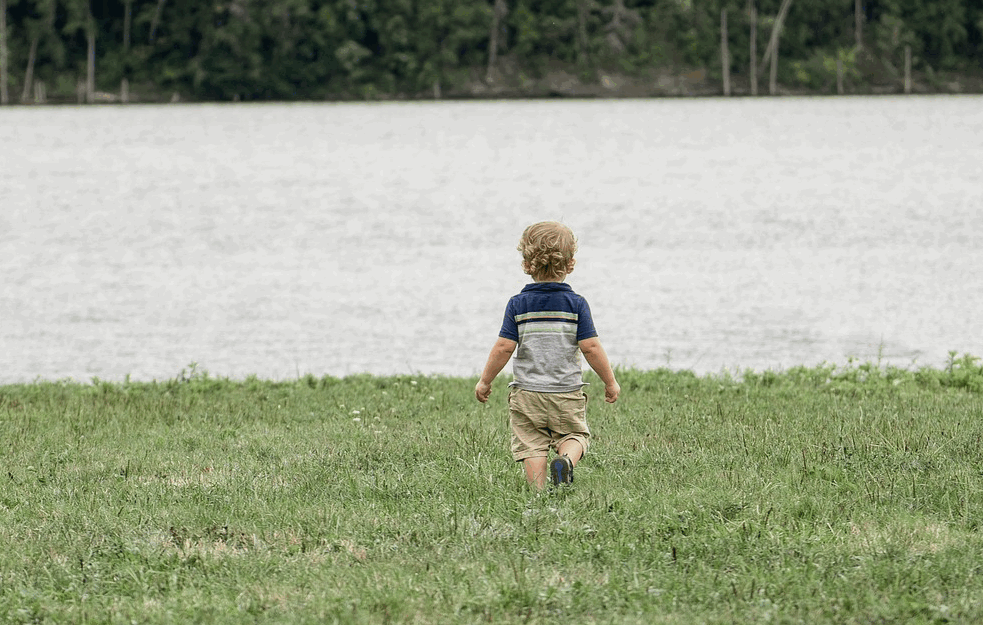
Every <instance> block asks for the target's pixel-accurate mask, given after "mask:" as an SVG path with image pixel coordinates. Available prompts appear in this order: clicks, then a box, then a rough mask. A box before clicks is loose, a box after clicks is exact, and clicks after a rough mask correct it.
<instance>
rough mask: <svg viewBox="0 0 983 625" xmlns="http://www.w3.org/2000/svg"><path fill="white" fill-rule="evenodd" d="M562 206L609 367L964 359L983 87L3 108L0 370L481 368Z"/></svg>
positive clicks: (975, 324)
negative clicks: (523, 262) (900, 92)
mask: <svg viewBox="0 0 983 625" xmlns="http://www.w3.org/2000/svg"><path fill="white" fill-rule="evenodd" d="M541 219H562V220H564V221H565V222H567V223H568V224H569V225H570V226H571V227H572V228H573V229H574V231H575V232H576V234H577V235H578V237H579V239H580V247H581V251H580V253H579V255H578V260H579V263H578V265H577V269H576V271H575V272H574V273H573V274H571V276H570V278H569V280H568V281H569V282H570V283H571V285H572V286H573V287H574V288H575V289H576V290H578V291H579V292H580V293H582V294H583V295H585V296H586V297H587V298H588V301H589V302H590V303H591V307H592V309H593V312H594V316H595V322H596V325H597V327H598V331H599V332H600V334H601V338H602V341H603V342H604V344H605V347H606V348H607V351H608V353H609V355H610V356H611V358H612V360H613V361H614V362H615V363H617V364H621V365H626V366H636V367H641V368H652V367H659V366H666V365H668V366H670V367H673V368H685V369H692V370H694V371H697V372H700V373H705V372H718V371H720V370H722V369H729V370H739V369H744V368H756V369H769V368H770V369H782V368H788V367H791V366H794V365H798V364H805V365H813V364H818V363H820V362H823V361H829V362H834V363H837V364H842V363H845V362H846V361H847V359H848V358H850V357H857V358H861V359H877V358H880V359H881V360H882V362H886V363H892V364H899V365H911V364H912V363H914V366H916V367H917V366H920V365H932V366H938V365H940V364H941V363H943V362H944V361H945V358H946V356H947V353H948V351H949V350H957V351H959V352H971V353H974V354H978V355H983V333H981V331H980V327H981V324H980V318H981V311H983V98H980V97H926V98H923V97H909V98H839V99H832V98H816V99H796V98H781V99H768V98H760V99H732V100H723V99H708V100H632V101H533V102H452V103H399V104H310V105H279V104H277V105H249V106H246V105H191V106H161V107H157V106H147V107H142V106H141V107H126V108H123V107H104V108H98V107H97V108H84V107H83V108H76V107H66V108H37V109H34V108H15V109H4V110H0V275H2V291H0V383H3V382H17V381H29V380H33V379H35V378H37V377H40V378H44V379H57V378H64V377H71V378H75V379H79V380H88V379H89V378H91V377H93V376H98V377H100V378H102V379H110V380H114V379H122V378H123V377H124V376H126V375H131V376H132V378H133V379H138V380H139V379H165V378H171V377H174V376H176V375H177V374H178V373H179V372H180V371H181V369H182V368H185V367H186V366H187V365H188V364H189V363H191V362H192V361H194V362H197V363H198V364H199V366H200V367H201V368H204V369H207V370H208V371H209V372H211V373H212V374H214V375H220V376H230V377H243V376H246V375H249V374H256V375H258V376H260V377H264V378H276V379H283V378H293V377H296V376H298V375H303V374H305V373H313V374H315V375H323V374H332V375H346V374H352V373H357V372H372V373H396V372H421V373H443V374H454V375H472V374H476V373H477V372H479V371H480V369H481V367H482V365H483V364H484V359H485V357H486V356H487V352H488V349H489V348H490V346H491V344H492V343H493V342H494V340H495V337H496V336H497V332H498V329H499V326H500V324H501V318H502V314H503V312H504V306H505V302H506V301H507V299H508V297H509V296H510V295H512V294H513V293H515V292H517V291H518V290H519V289H520V288H521V287H522V285H523V284H524V283H525V282H526V277H525V276H524V275H523V274H522V273H521V271H520V270H519V264H518V253H517V252H516V251H515V245H516V243H517V241H518V237H519V235H520V234H521V231H522V229H523V228H524V227H525V226H526V225H527V224H528V223H531V222H533V221H539V220H541Z"/></svg>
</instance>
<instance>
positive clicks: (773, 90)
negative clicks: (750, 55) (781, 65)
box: [768, 47, 778, 95]
mask: <svg viewBox="0 0 983 625" xmlns="http://www.w3.org/2000/svg"><path fill="white" fill-rule="evenodd" d="M768 93H769V94H771V95H776V94H777V93H778V48H777V47H776V48H775V51H774V52H772V53H771V75H770V76H769V77H768Z"/></svg>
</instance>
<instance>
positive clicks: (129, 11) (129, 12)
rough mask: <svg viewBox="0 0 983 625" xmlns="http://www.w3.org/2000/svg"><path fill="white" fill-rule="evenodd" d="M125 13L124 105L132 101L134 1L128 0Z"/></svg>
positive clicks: (124, 9) (121, 84) (120, 94)
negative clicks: (131, 54) (131, 35)
mask: <svg viewBox="0 0 983 625" xmlns="http://www.w3.org/2000/svg"><path fill="white" fill-rule="evenodd" d="M123 11H124V13H123V80H121V81H120V85H119V99H120V101H121V102H122V103H123V104H127V103H128V102H129V101H130V80H129V74H130V30H131V28H132V27H133V0H126V4H125V5H124V7H123Z"/></svg>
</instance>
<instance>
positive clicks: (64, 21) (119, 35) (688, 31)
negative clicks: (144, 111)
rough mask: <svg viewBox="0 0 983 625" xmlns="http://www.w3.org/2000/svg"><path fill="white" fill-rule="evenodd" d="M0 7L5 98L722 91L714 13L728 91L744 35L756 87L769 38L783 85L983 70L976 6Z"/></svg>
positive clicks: (63, 1)
mask: <svg viewBox="0 0 983 625" xmlns="http://www.w3.org/2000/svg"><path fill="white" fill-rule="evenodd" d="M783 5H784V6H783ZM0 11H2V16H3V18H4V19H5V30H4V32H5V39H4V45H3V48H4V49H5V55H4V57H5V58H4V59H3V65H4V67H5V70H6V72H5V74H6V76H5V81H4V82H5V85H4V95H5V96H6V99H7V101H8V102H10V103H16V102H21V101H25V102H34V101H42V100H43V101H58V100H71V101H74V100H75V99H76V98H78V99H80V100H90V101H91V100H96V101H98V100H100V99H102V100H115V99H117V98H119V97H120V96H121V94H129V96H126V95H123V97H128V98H131V99H133V100H141V101H157V100H161V99H171V98H174V99H178V98H181V99H192V100H325V99H328V100H332V99H390V98H407V99H413V98H432V97H489V96H544V95H546V96H548V95H659V94H686V93H697V94H699V93H703V94H712V93H721V92H722V85H723V81H724V75H725V71H724V69H725V65H724V62H723V61H722V55H721V49H722V43H723V42H722V38H721V32H722V13H726V20H727V37H726V44H727V48H728V51H729V63H728V64H727V67H728V69H729V73H728V76H729V79H730V81H732V84H733V85H734V86H733V90H734V92H735V93H747V92H749V91H750V90H751V82H750V74H751V71H752V69H751V67H752V52H751V50H752V45H753V47H754V49H755V53H754V60H755V64H756V65H757V70H756V74H757V77H758V82H760V83H761V85H762V87H761V89H762V93H764V92H767V91H768V89H767V85H768V81H769V77H770V76H769V74H770V71H769V67H770V65H769V63H770V60H768V59H766V58H765V56H766V55H769V54H770V50H771V46H769V42H770V41H771V40H772V37H773V35H774V34H778V33H780V37H778V39H777V41H778V46H777V54H778V59H779V63H778V65H777V83H778V85H780V89H781V90H782V91H783V92H793V93H796V92H806V93H824V92H825V93H834V92H837V90H839V91H840V92H846V93H876V92H897V91H900V90H901V89H902V84H903V80H904V78H903V75H904V72H905V66H906V62H907V64H908V66H909V67H910V68H911V72H912V74H913V75H914V76H915V79H914V80H915V82H916V85H915V90H916V91H967V90H969V91H974V90H979V88H980V87H979V85H980V84H981V83H980V82H979V78H980V75H981V74H983V72H981V67H983V0H936V1H932V2H928V1H925V0H791V1H790V0H754V2H753V3H752V2H749V1H748V0H0ZM776 20H777V21H780V22H781V28H780V30H778V29H776V28H775V24H776ZM752 30H753V31H754V32H755V35H754V40H753V41H752ZM906 55H908V60H907V61H906ZM838 77H839V80H838Z"/></svg>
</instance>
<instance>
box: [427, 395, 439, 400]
mask: <svg viewBox="0 0 983 625" xmlns="http://www.w3.org/2000/svg"><path fill="white" fill-rule="evenodd" d="M427 399H429V400H430V401H434V400H435V399H437V398H436V397H434V396H433V395H431V396H430V397H428V398H427Z"/></svg>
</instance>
